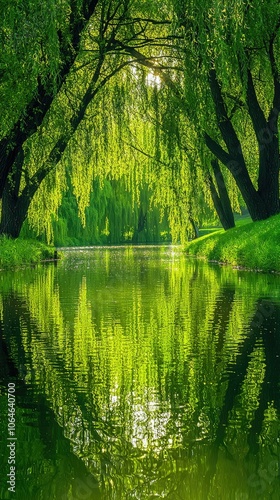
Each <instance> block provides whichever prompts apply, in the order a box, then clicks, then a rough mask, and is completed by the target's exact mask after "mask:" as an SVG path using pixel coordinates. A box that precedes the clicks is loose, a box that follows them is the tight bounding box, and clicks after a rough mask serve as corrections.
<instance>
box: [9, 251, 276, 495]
mask: <svg viewBox="0 0 280 500" xmlns="http://www.w3.org/2000/svg"><path fill="white" fill-rule="evenodd" d="M278 279H279V278H276V277H273V276H261V275H254V274H249V273H247V274H246V273H240V272H233V271H230V270H227V269H220V268H218V267H210V266H207V265H204V264H201V263H198V262H196V261H190V260H189V261H186V259H185V258H184V256H183V255H181V254H179V253H176V252H174V251H173V254H172V253H171V251H170V250H169V249H163V248H157V249H148V250H145V249H133V248H129V249H118V250H117V249H115V250H114V249H112V250H104V249H103V250H95V251H92V253H91V254H85V255H84V256H83V259H80V258H79V256H77V255H73V256H72V254H71V255H70V256H69V257H68V258H67V259H66V260H65V262H64V263H61V264H60V265H59V266H58V267H57V268H53V267H51V266H49V267H42V268H38V269H37V270H36V271H35V270H26V271H23V270H22V271H20V272H19V273H17V279H16V280H15V279H14V275H13V274H10V273H6V274H5V276H2V277H1V280H2V288H3V290H4V292H3V295H2V302H1V304H2V305H1V339H2V350H1V357H2V358H1V361H2V368H1V375H2V379H3V383H4V387H5V386H6V382H7V380H8V379H9V380H10V379H11V377H16V380H17V382H16V383H17V402H18V409H17V437H18V442H19V443H21V445H20V446H21V452H20V458H18V460H19V461H18V464H17V468H18V470H19V478H20V479H21V481H22V482H21V481H19V483H18V488H19V489H20V488H25V490H24V489H23V490H22V491H24V493H25V494H26V491H28V495H29V497H28V498H30V499H31V500H32V498H34V499H35V498H42V499H45V498H46V499H47V498H48V499H49V498H59V499H60V498H69V499H71V498H73V499H79V498H89V499H90V498H94V499H96V498H100V499H104V500H105V499H106V500H107V499H108V500H110V499H117V500H119V499H126V498H127V499H130V498H131V499H133V498H139V499H150V498H151V499H152V498H168V499H171V500H173V499H174V500H176V499H188V498H193V499H205V498H209V499H211V498H217V499H219V498H220V499H232V498H238V499H239V498H244V499H245V498H248V499H251V498H260V497H261V498H269V499H270V498H275V499H276V498H278V497H277V495H279V494H278V491H279V404H280V403H279V401H280V398H279V387H280V384H279V355H280V352H279V351H280V346H279V333H278V332H279V325H280V303H279V300H278V289H277V284H278ZM3 390H4V389H3ZM1 405H2V406H1V410H3V411H4V412H5V411H6V410H5V402H2V403H1ZM1 432H2V434H3V436H4V435H5V434H4V432H5V430H3V429H2V431H1ZM23 482H24V484H25V486H23ZM26 488H27V489H26ZM4 494H5V492H4V490H3V492H2V496H3V498H8V497H5V496H4ZM32 495H33V496H32ZM2 496H1V498H2Z"/></svg>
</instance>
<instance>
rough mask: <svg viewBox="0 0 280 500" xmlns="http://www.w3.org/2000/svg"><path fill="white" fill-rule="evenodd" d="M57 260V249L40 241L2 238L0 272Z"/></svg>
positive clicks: (0, 243)
mask: <svg viewBox="0 0 280 500" xmlns="http://www.w3.org/2000/svg"><path fill="white" fill-rule="evenodd" d="M56 259H57V252H56V249H55V248H54V247H51V246H48V245H45V244H44V243H41V242H40V241H36V240H26V239H23V238H17V239H12V238H7V237H5V236H2V237H0V270H3V269H12V268H15V267H18V266H22V265H28V264H39V263H40V262H44V261H47V260H56Z"/></svg>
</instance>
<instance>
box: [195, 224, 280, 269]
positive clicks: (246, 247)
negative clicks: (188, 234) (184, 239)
mask: <svg viewBox="0 0 280 500" xmlns="http://www.w3.org/2000/svg"><path fill="white" fill-rule="evenodd" d="M279 237H280V216H279V215H277V216H275V217H270V218H269V219H267V220H264V221H260V222H254V223H248V224H245V225H242V226H241V227H237V228H234V229H230V230H228V231H226V232H224V231H222V230H221V231H217V232H215V233H214V234H209V235H206V236H203V237H201V238H199V239H198V240H196V241H193V242H191V243H189V244H188V245H187V247H186V249H187V252H188V254H190V255H197V256H199V257H205V258H207V259H209V260H215V261H218V262H225V263H228V264H232V265H235V266H242V267H243V266H244V267H246V268H249V269H256V270H263V271H278V272H279V271H280V251H279V244H278V242H279Z"/></svg>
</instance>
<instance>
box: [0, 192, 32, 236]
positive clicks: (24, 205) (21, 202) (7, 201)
mask: <svg viewBox="0 0 280 500" xmlns="http://www.w3.org/2000/svg"><path fill="white" fill-rule="evenodd" d="M31 199H32V198H31V197H30V198H29V197H27V196H23V197H22V196H20V197H18V196H16V195H15V193H14V191H13V189H11V188H10V184H9V183H8V182H7V184H6V186H5V189H4V191H3V197H2V214H1V223H0V234H6V235H7V236H11V237H12V238H18V237H19V234H20V231H21V228H22V225H23V223H24V221H25V219H26V217H27V212H28V208H29V205H30V203H31Z"/></svg>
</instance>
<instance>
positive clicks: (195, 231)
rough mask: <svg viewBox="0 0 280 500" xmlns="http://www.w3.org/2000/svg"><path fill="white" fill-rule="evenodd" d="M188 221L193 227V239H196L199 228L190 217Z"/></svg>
mask: <svg viewBox="0 0 280 500" xmlns="http://www.w3.org/2000/svg"><path fill="white" fill-rule="evenodd" d="M190 223H191V225H192V228H193V234H194V238H193V239H197V238H199V229H198V227H197V225H196V223H195V221H194V220H193V218H192V217H190Z"/></svg>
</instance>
